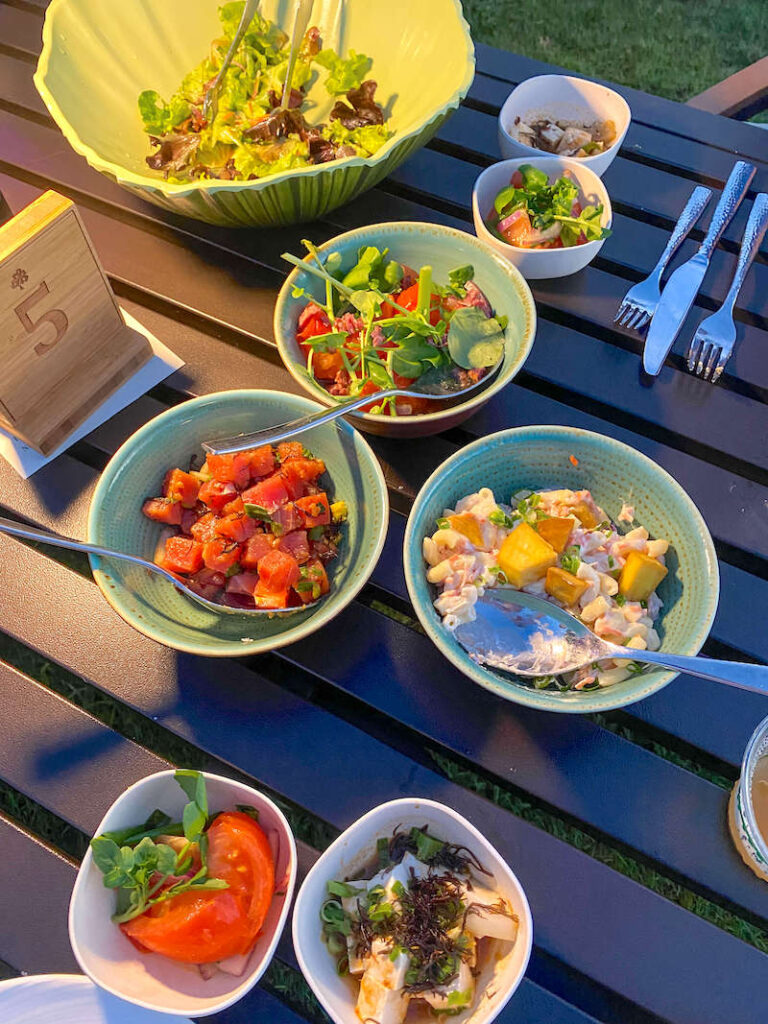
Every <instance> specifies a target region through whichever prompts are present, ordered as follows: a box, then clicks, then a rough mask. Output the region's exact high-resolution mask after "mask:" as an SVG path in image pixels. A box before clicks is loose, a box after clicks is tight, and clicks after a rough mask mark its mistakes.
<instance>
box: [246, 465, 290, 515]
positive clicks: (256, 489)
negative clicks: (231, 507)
mask: <svg viewBox="0 0 768 1024" xmlns="http://www.w3.org/2000/svg"><path fill="white" fill-rule="evenodd" d="M242 498H243V501H244V502H245V504H246V505H260V506H261V507H262V508H263V509H266V510H267V512H269V513H270V514H271V513H272V512H274V511H275V509H278V508H280V506H281V505H284V504H285V503H286V501H288V491H287V490H286V488H285V484H284V483H283V481H282V480H281V479H280V476H279V475H278V474H275V475H274V476H270V477H267V479H266V480H262V481H261V483H258V484H254V485H253V487H249V488H248V490H247V491H243V494H242Z"/></svg>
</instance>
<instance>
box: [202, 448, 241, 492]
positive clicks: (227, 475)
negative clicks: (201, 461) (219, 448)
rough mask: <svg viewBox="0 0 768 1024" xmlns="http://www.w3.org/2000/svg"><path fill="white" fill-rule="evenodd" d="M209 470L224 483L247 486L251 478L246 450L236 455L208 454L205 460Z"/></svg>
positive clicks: (216, 478) (215, 478) (214, 477)
mask: <svg viewBox="0 0 768 1024" xmlns="http://www.w3.org/2000/svg"><path fill="white" fill-rule="evenodd" d="M205 464H206V466H207V467H208V472H209V473H210V474H211V476H212V477H213V479H214V480H219V481H220V482H221V483H223V484H234V485H235V486H236V487H238V488H241V487H247V486H248V481H249V480H250V479H251V467H250V461H249V459H248V455H247V454H246V453H245V452H235V453H234V455H208V456H207V457H206V460H205Z"/></svg>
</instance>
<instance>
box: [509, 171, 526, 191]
mask: <svg viewBox="0 0 768 1024" xmlns="http://www.w3.org/2000/svg"><path fill="white" fill-rule="evenodd" d="M524 183H525V179H524V178H523V175H522V173H521V172H520V171H515V172H514V174H513V175H512V177H511V178H510V179H509V184H510V185H511V186H512V188H522V187H523V185H524Z"/></svg>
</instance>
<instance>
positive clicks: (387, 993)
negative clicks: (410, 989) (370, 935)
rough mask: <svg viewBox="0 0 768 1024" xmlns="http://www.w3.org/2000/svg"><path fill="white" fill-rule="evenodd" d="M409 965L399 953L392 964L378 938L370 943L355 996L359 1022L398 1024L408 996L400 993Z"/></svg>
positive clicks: (388, 954) (383, 942)
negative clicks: (373, 1021)
mask: <svg viewBox="0 0 768 1024" xmlns="http://www.w3.org/2000/svg"><path fill="white" fill-rule="evenodd" d="M409 964H410V957H409V956H408V954H407V953H400V955H399V956H398V957H396V959H395V960H394V961H393V960H391V959H390V946H389V944H388V943H387V942H385V941H384V940H382V939H376V940H374V942H373V945H372V947H371V956H370V957H369V958H368V966H367V968H366V971H365V973H364V974H363V976H362V978H361V979H360V992H359V994H358V997H357V1015H358V1017H359V1018H360V1020H361V1021H365V1020H375V1021H377V1022H378V1024H402V1022H403V1020H404V1019H405V1015H406V1013H407V1012H408V1002H409V996H408V995H407V994H406V993H404V992H403V985H404V984H405V974H406V971H407V970H408V966H409Z"/></svg>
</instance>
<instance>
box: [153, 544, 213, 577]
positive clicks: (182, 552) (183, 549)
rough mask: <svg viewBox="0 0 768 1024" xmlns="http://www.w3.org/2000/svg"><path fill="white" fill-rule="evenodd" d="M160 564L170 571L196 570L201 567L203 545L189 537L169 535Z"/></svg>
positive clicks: (191, 571) (188, 571)
mask: <svg viewBox="0 0 768 1024" xmlns="http://www.w3.org/2000/svg"><path fill="white" fill-rule="evenodd" d="M162 565H163V568H164V569H169V570H170V571H171V572H183V573H193V572H197V570H198V569H202V567H203V545H202V544H199V543H198V542H197V541H196V540H193V539H192V538H191V537H178V536H177V537H169V538H168V540H167V541H166V542H165V553H164V554H163V560H162Z"/></svg>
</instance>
